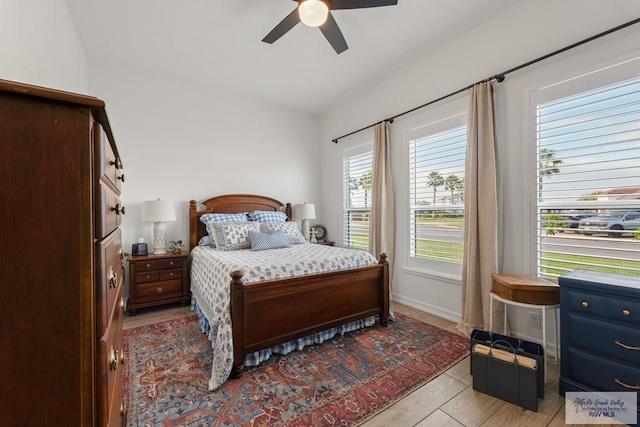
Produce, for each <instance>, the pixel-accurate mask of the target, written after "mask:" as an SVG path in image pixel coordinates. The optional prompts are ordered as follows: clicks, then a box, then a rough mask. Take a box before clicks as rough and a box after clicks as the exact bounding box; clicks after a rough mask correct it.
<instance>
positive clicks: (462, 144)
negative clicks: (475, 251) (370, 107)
mask: <svg viewBox="0 0 640 427" xmlns="http://www.w3.org/2000/svg"><path fill="white" fill-rule="evenodd" d="M466 133H467V126H466V112H465V113H459V114H456V115H455V116H452V117H448V118H446V119H444V120H440V121H438V122H434V123H430V124H428V125H426V126H422V127H419V128H416V129H413V130H411V131H410V132H409V133H408V145H409V265H410V266H416V267H421V268H426V269H429V270H435V271H437V272H440V273H447V274H452V275H459V274H460V270H461V265H462V253H463V234H464V184H465V181H464V164H465V157H466V150H467V135H466Z"/></svg>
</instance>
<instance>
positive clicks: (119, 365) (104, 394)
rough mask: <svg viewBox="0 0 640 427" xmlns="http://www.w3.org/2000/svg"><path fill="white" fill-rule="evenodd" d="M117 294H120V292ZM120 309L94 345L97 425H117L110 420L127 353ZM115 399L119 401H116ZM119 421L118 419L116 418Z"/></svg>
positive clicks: (120, 391) (122, 316) (119, 397)
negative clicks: (123, 348)
mask: <svg viewBox="0 0 640 427" xmlns="http://www.w3.org/2000/svg"><path fill="white" fill-rule="evenodd" d="M119 295H122V294H121V292H120V293H119ZM123 319H124V315H123V312H122V310H116V311H114V313H113V317H112V318H111V319H110V320H111V321H110V323H109V326H108V327H107V331H106V333H105V334H104V336H102V337H101V338H100V339H99V340H98V342H97V345H96V359H97V363H96V395H97V398H98V402H99V406H98V408H97V409H98V411H97V412H98V414H97V415H98V425H100V426H106V425H118V424H117V423H112V422H110V421H109V420H110V418H111V417H112V413H113V407H114V405H117V406H118V407H119V405H120V403H121V400H122V397H121V396H122V375H123V371H124V363H125V361H126V357H127V355H126V354H124V353H123V350H122V321H123ZM115 399H118V400H119V401H118V402H116V401H115ZM117 421H118V422H119V421H120V420H119V419H117Z"/></svg>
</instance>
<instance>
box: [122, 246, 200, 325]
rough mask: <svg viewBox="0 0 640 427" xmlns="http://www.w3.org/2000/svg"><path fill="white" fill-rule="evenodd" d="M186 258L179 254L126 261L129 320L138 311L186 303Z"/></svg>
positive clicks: (130, 258) (187, 291)
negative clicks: (127, 263) (127, 264)
mask: <svg viewBox="0 0 640 427" xmlns="http://www.w3.org/2000/svg"><path fill="white" fill-rule="evenodd" d="M188 255H189V253H188V252H185V251H182V252H169V253H166V254H160V255H156V254H149V255H145V256H130V257H129V259H128V261H129V301H128V304H127V307H128V310H129V314H130V315H131V316H135V315H136V310H137V309H138V308H143V307H153V306H156V305H162V304H168V303H171V302H180V303H181V304H182V305H187V304H188V303H189V288H188V284H187V277H188V273H189V272H188V270H187V257H188Z"/></svg>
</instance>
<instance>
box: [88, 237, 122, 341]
mask: <svg viewBox="0 0 640 427" xmlns="http://www.w3.org/2000/svg"><path fill="white" fill-rule="evenodd" d="M122 258H123V253H122V231H121V230H120V229H119V228H118V229H117V230H116V231H115V232H113V233H111V234H110V235H109V236H108V237H107V238H105V239H104V240H102V241H100V242H97V243H96V269H95V273H96V335H97V336H98V337H101V336H102V335H103V334H104V332H105V330H106V328H107V325H108V323H109V318H110V317H111V313H112V312H113V310H114V307H115V305H116V304H121V301H120V300H119V298H118V295H122V293H121V292H120V290H121V289H122V287H123V284H124V269H123V265H122Z"/></svg>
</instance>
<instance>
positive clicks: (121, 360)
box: [120, 349, 127, 365]
mask: <svg viewBox="0 0 640 427" xmlns="http://www.w3.org/2000/svg"><path fill="white" fill-rule="evenodd" d="M126 361H127V359H126V358H125V357H124V350H122V349H120V363H122V364H123V365H124V364H125V362H126Z"/></svg>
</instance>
